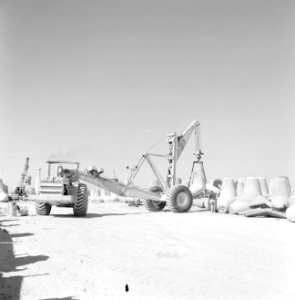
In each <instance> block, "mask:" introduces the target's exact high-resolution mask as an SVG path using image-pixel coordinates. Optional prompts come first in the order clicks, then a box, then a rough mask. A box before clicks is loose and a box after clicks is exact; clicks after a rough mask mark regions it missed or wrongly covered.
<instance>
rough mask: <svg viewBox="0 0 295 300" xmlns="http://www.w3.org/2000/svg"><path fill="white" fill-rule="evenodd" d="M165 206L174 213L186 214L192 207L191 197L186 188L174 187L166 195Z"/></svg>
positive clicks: (182, 186)
mask: <svg viewBox="0 0 295 300" xmlns="http://www.w3.org/2000/svg"><path fill="white" fill-rule="evenodd" d="M167 204H168V206H169V208H170V209H171V210H172V211H173V212H175V213H184V212H188V211H189V210H190V209H191V207H192V205H193V196H192V193H191V191H190V190H189V188H188V187H186V186H184V185H176V186H174V187H172V188H171V189H170V190H169V192H168V194H167Z"/></svg>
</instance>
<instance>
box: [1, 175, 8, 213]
mask: <svg viewBox="0 0 295 300" xmlns="http://www.w3.org/2000/svg"><path fill="white" fill-rule="evenodd" d="M8 200H9V198H8V187H7V185H6V184H4V183H3V181H2V179H0V215H7V213H8V204H7V202H8Z"/></svg>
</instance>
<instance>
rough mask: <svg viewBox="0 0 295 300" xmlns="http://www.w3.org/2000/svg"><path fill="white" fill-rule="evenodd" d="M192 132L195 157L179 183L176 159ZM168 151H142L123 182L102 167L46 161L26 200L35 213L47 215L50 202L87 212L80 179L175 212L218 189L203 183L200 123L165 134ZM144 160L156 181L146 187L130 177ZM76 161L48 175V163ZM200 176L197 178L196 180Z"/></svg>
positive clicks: (77, 212)
mask: <svg viewBox="0 0 295 300" xmlns="http://www.w3.org/2000/svg"><path fill="white" fill-rule="evenodd" d="M193 133H195V152H194V156H195V157H196V159H195V160H194V161H193V166H192V169H191V174H190V179H189V182H188V184H187V185H183V184H180V180H179V179H178V178H177V176H176V175H177V172H176V171H177V161H178V159H179V158H180V156H181V154H182V152H183V150H184V148H185V146H186V144H187V142H188V140H189V138H190V137H191V135H192V134H193ZM168 146H169V151H168V154H156V153H145V154H144V155H142V157H141V158H140V160H139V162H138V163H137V164H136V165H135V166H134V167H133V168H132V172H131V173H130V176H129V178H128V180H127V184H124V183H123V182H120V181H119V180H118V179H117V178H109V177H106V176H104V175H103V172H104V170H103V169H100V170H97V169H96V168H95V167H89V168H88V170H87V171H85V172H84V171H81V170H79V163H76V162H65V161H48V176H47V178H45V179H41V178H40V175H39V184H38V188H36V194H35V195H29V200H33V201H35V202H36V210H37V214H40V215H48V214H49V213H50V210H51V205H57V206H70V207H73V209H74V215H75V216H85V215H86V212H87V203H88V194H87V187H86V185H85V184H82V183H80V181H81V180H82V181H85V182H87V183H90V184H93V185H95V186H98V187H100V188H102V189H105V190H108V191H110V192H112V193H114V194H117V195H119V196H124V197H131V198H141V199H143V200H144V202H145V206H146V208H147V209H148V210H149V211H160V210H162V209H163V208H164V207H165V206H166V204H168V207H169V208H170V209H171V210H172V211H173V212H177V213H182V212H187V211H189V210H190V208H191V206H192V204H193V198H198V197H210V195H212V192H214V191H215V192H216V190H217V192H218V189H216V188H215V187H213V186H212V187H209V186H208V185H207V180H206V175H205V171H204V166H203V162H202V160H201V158H202V155H203V153H202V151H201V147H200V123H199V122H198V121H194V122H192V123H191V124H190V125H189V126H188V128H187V129H186V130H185V131H184V132H183V133H181V134H178V133H176V132H173V133H170V134H168ZM152 156H157V157H162V158H165V159H167V161H168V168H167V176H166V180H164V178H163V177H162V175H161V174H160V172H159V170H158V169H157V167H156V165H155V164H154V163H153V161H152V159H151V157H152ZM145 160H146V161H147V162H148V164H149V165H150V167H151V169H152V171H153V172H154V174H155V176H156V179H157V182H158V185H154V186H152V187H151V188H150V189H146V188H142V187H139V186H136V185H134V183H133V182H134V178H135V176H136V175H137V174H138V171H139V170H140V167H141V166H142V164H143V163H144V161H145ZM57 163H59V164H62V163H63V164H64V163H67V164H69V163H72V164H76V168H75V169H66V168H63V167H62V166H59V167H58V171H57V176H56V177H50V166H51V164H57ZM198 179H201V180H198Z"/></svg>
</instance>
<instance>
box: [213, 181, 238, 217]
mask: <svg viewBox="0 0 295 300" xmlns="http://www.w3.org/2000/svg"><path fill="white" fill-rule="evenodd" d="M236 196H237V194H236V189H235V183H234V180H233V179H232V178H223V180H222V186H221V192H220V196H219V197H218V199H217V211H218V212H219V213H225V214H226V213H228V212H229V207H230V205H231V204H232V203H233V202H234V201H235V199H236Z"/></svg>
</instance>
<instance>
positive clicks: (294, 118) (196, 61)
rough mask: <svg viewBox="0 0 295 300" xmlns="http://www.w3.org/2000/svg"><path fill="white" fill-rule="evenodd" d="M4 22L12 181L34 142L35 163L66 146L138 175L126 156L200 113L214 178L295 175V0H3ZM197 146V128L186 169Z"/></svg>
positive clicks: (3, 158)
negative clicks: (194, 146) (195, 138)
mask: <svg viewBox="0 0 295 300" xmlns="http://www.w3.org/2000/svg"><path fill="white" fill-rule="evenodd" d="M0 22H1V23H0V63H1V66H0V104H1V105H0V128H1V133H2V134H1V144H0V177H1V178H3V180H4V181H5V182H6V183H8V184H9V185H10V186H12V185H16V184H17V183H18V181H19V177H20V174H21V171H22V169H23V165H24V161H25V157H26V156H29V157H30V159H31V166H30V173H31V175H32V176H35V175H36V170H37V168H39V167H41V166H43V162H44V161H46V160H47V159H48V158H64V159H65V158H67V159H74V160H79V161H81V163H82V168H86V167H87V166H88V165H89V164H93V165H96V166H97V167H104V169H105V170H106V171H105V172H106V174H107V175H110V176H112V175H113V171H114V170H116V174H117V176H118V177H119V178H120V179H125V177H126V169H125V167H126V165H127V164H130V163H132V162H135V161H137V160H138V159H139V157H140V155H141V154H142V153H143V152H145V151H146V150H147V148H149V147H150V146H151V145H152V144H154V143H155V142H156V141H157V140H159V139H160V138H161V137H165V135H166V134H167V133H168V132H169V131H182V130H184V129H185V128H186V126H187V125H189V124H190V123H191V122H192V121H193V120H194V119H198V120H199V121H200V122H201V126H202V148H203V151H204V153H205V156H204V163H205V169H206V172H207V176H208V177H209V178H216V177H221V178H222V177H233V178H238V177H247V176H265V177H267V178H272V177H275V176H279V175H287V176H289V177H290V178H291V180H292V184H294V183H295V138H294V129H295V110H294V108H295V101H294V96H295V85H294V83H295V65H294V63H295V47H294V46H295V45H294V44H295V39H294V33H295V27H294V25H295V1H292V0H276V1H275V0H252V1H251V0H222V1H221V0H195V1H183V0H181V1H180V0H179V1H173V0H166V1H162V0H157V1H151V0H149V1H139V0H134V1H118V0H117V1H110V0H107V1H99V0H96V1H89V0H87V1H86V0H83V1H82V0H81V1H73V0H71V1H63V0H59V1H52V0H51V1H30V0H26V1H14V0H13V1H8V0H7V1H4V0H0ZM159 150H160V148H159ZM161 150H163V151H164V152H165V150H167V149H166V145H165V141H164V143H163V144H162V148H161ZM155 151H156V150H155ZM192 151H193V145H192V141H191V143H190V144H189V145H188V146H187V149H186V150H185V152H184V153H183V157H182V158H181V159H180V161H179V171H180V176H181V177H183V178H184V179H185V178H188V176H189V172H190V169H191V162H192ZM142 171H143V172H142V175H141V177H140V178H139V183H140V184H146V185H148V184H149V181H150V180H151V179H152V176H151V173H150V172H149V171H147V169H143V170H142ZM163 173H165V166H164V169H163Z"/></svg>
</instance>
